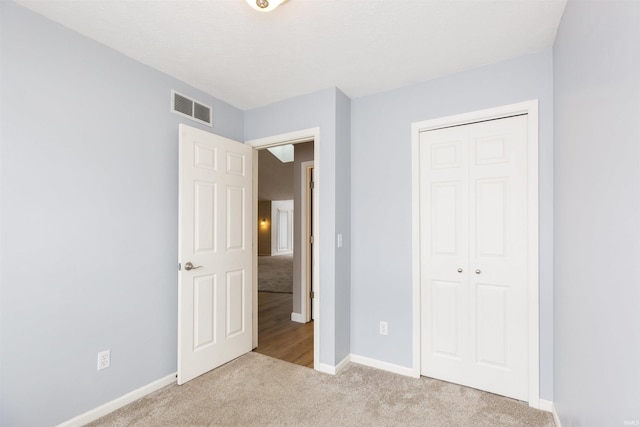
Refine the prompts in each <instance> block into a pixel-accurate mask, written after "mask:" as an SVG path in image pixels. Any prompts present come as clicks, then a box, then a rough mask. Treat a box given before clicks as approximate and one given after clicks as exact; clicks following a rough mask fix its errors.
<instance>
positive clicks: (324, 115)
mask: <svg viewBox="0 0 640 427" xmlns="http://www.w3.org/2000/svg"><path fill="white" fill-rule="evenodd" d="M342 96H343V95H342V94H341V93H340V91H339V90H337V89H336V88H330V89H325V90H322V91H319V92H315V93H312V94H309V95H303V96H299V97H296V98H291V99H288V100H286V101H282V102H278V103H275V104H271V105H268V106H265V107H260V108H256V109H253V110H249V111H246V112H245V138H246V140H251V139H257V138H263V137H267V136H273V135H279V134H283V133H287V132H293V131H297V130H302V129H308V128H315V127H319V128H320V141H319V142H318V141H316V144H318V143H319V145H320V147H319V151H320V155H319V158H316V159H315V161H316V172H319V179H318V181H316V186H317V187H316V188H317V189H318V191H319V192H320V201H319V204H320V206H319V210H320V235H319V236H316V237H317V238H318V241H317V245H316V249H317V250H318V251H319V254H320V256H319V258H320V267H319V274H320V283H319V289H318V291H319V293H320V298H321V302H320V337H319V338H320V363H323V364H326V365H329V366H334V365H335V363H336V361H337V360H336V358H337V355H342V354H348V353H349V347H348V346H349V342H346V346H347V347H346V348H344V347H345V341H346V340H345V339H344V334H345V332H344V331H342V330H339V331H337V330H336V329H337V325H338V323H336V321H337V320H340V321H343V320H344V319H345V318H348V317H349V316H350V313H349V310H348V306H347V307H346V309H345V307H344V305H343V304H337V302H336V295H337V294H339V295H341V294H342V290H341V289H338V290H336V286H341V287H342V286H348V283H349V278H348V276H347V275H348V274H349V271H345V269H344V268H343V266H342V265H340V266H339V268H338V269H337V268H336V264H337V263H340V262H341V261H340V260H338V259H339V258H340V259H341V258H342V257H346V256H348V255H347V253H345V251H344V250H343V251H336V246H335V237H336V230H337V229H336V222H337V221H338V219H339V221H342V218H344V216H345V215H346V216H349V214H348V212H346V211H345V209H348V207H347V206H345V205H344V204H338V203H337V200H338V199H340V200H341V199H342V198H343V197H344V192H345V191H348V189H347V187H348V186H349V184H348V182H342V181H339V180H342V179H344V178H345V176H347V175H348V172H347V171H345V170H344V168H345V167H348V165H346V164H344V163H338V162H337V159H336V153H337V152H340V153H341V152H343V151H344V150H348V148H344V147H342V146H340V147H338V145H343V144H348V142H349V141H348V140H345V138H344V132H343V127H344V126H343V125H341V127H340V132H338V131H337V124H336V122H337V120H338V117H337V116H338V115H341V118H340V120H348V119H346V118H343V117H342V116H345V115H347V114H348V111H344V108H340V109H338V108H337V106H338V103H341V105H342V104H343V103H344V100H342V99H340V98H341V97H342ZM318 164H319V167H318ZM340 224H341V225H342V222H340ZM341 232H343V233H344V234H345V240H347V241H348V240H349V239H350V236H349V234H350V230H349V229H348V228H347V229H346V230H344V231H341ZM346 334H348V332H346Z"/></svg>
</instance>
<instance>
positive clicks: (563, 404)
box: [553, 0, 640, 426]
mask: <svg viewBox="0 0 640 427" xmlns="http://www.w3.org/2000/svg"><path fill="white" fill-rule="evenodd" d="M553 61H554V89H555V94H554V98H555V124H556V127H555V148H556V149H555V200H554V208H555V209H554V221H555V224H556V233H555V248H554V249H555V277H554V281H555V290H554V298H555V302H554V303H555V315H554V335H555V342H554V368H555V374H554V394H553V395H554V399H553V400H554V405H555V408H556V411H557V413H558V415H559V417H560V420H561V422H562V425H563V426H623V425H638V424H639V423H640V316H639V314H640V2H637V1H617V0H614V1H588V2H587V1H573V0H571V1H569V3H568V4H567V8H566V10H565V13H564V16H563V17H562V21H561V24H560V28H559V30H558V34H557V39H556V42H555V45H554V48H553ZM625 423H626V424H625Z"/></svg>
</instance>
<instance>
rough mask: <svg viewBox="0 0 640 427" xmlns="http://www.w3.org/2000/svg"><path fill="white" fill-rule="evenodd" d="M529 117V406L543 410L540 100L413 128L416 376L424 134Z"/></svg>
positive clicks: (415, 363)
mask: <svg viewBox="0 0 640 427" xmlns="http://www.w3.org/2000/svg"><path fill="white" fill-rule="evenodd" d="M523 113H524V114H528V120H527V127H528V129H527V138H528V140H527V193H528V194H527V215H528V218H529V220H528V233H527V238H528V260H527V262H528V274H527V282H528V283H527V288H528V304H529V305H528V312H529V313H528V317H529V320H528V325H529V343H528V344H529V351H528V355H529V366H528V371H529V378H528V383H529V384H528V385H529V393H528V394H529V398H528V402H529V406H531V407H534V408H538V409H539V408H540V367H539V362H540V344H539V336H540V328H539V317H540V315H539V304H540V301H539V293H538V290H539V257H538V246H539V232H538V221H539V213H538V100H537V99H535V100H531V101H526V102H522V103H517V104H511V105H505V106H502V107H496V108H489V109H486V110H479V111H474V112H469V113H465V114H458V115H454V116H448V117H441V118H437V119H432V120H426V121H422V122H414V123H412V125H411V181H412V185H411V193H412V194H411V201H412V207H411V208H412V209H411V210H412V212H411V224H412V229H413V232H412V283H413V286H412V288H413V289H412V298H413V369H412V370H413V376H415V377H420V352H421V342H420V340H421V330H420V325H421V322H420V317H421V305H420V232H419V230H420V132H423V131H427V130H434V129H439V128H444V127H451V126H459V125H465V124H470V123H474V122H479V121H485V120H492V119H499V118H504V117H509V116H513V115H516V114H523Z"/></svg>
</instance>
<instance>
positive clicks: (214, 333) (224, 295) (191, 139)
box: [178, 124, 254, 384]
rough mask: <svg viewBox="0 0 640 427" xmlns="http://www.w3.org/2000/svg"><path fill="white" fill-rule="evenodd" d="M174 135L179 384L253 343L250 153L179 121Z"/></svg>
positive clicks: (250, 149)
mask: <svg viewBox="0 0 640 427" xmlns="http://www.w3.org/2000/svg"><path fill="white" fill-rule="evenodd" d="M179 135H180V137H179V138H180V172H179V199H180V200H179V236H178V239H179V243H178V245H179V250H178V251H179V253H178V256H179V263H180V265H181V269H180V272H179V280H178V289H179V291H178V384H183V383H185V382H187V381H189V380H191V379H192V378H195V377H197V376H198V375H201V374H203V373H205V372H207V371H209V370H211V369H213V368H215V367H217V366H220V365H222V364H223V363H226V362H228V361H230V360H232V359H235V358H236V357H238V356H240V355H242V354H244V353H247V352H249V351H251V348H252V346H251V339H252V321H251V317H252V297H253V292H252V289H251V287H252V283H253V280H252V274H253V270H252V258H251V257H252V243H251V242H252V230H251V229H250V228H249V227H251V226H252V224H254V222H253V221H252V219H251V216H252V214H253V209H252V207H251V203H252V200H253V193H252V185H253V177H252V173H253V166H252V161H253V154H252V148H251V147H249V146H247V145H244V144H242V143H239V142H236V141H232V140H230V139H227V138H223V137H221V136H218V135H214V134H211V133H208V132H204V131H201V130H199V129H196V128H192V127H190V126H186V125H183V124H181V125H180V128H179ZM192 266H193V267H192Z"/></svg>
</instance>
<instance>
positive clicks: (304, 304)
mask: <svg viewBox="0 0 640 427" xmlns="http://www.w3.org/2000/svg"><path fill="white" fill-rule="evenodd" d="M313 167H314V160H308V161H306V162H302V163H300V179H301V181H300V183H301V185H300V189H301V191H300V193H301V194H300V201H301V209H300V215H299V216H298V218H301V219H302V221H303V222H304V224H302V225H301V233H300V260H301V263H302V264H303V267H302V268H301V269H300V283H302V289H303V290H304V291H303V292H301V293H300V314H301V317H302V321H303V322H309V321H311V318H312V316H311V313H310V310H309V307H311V302H310V300H311V298H310V296H309V293H310V292H311V283H310V282H309V280H308V278H309V274H308V271H307V260H308V256H309V255H308V251H309V246H310V242H309V237H310V236H313V230H309V221H308V220H309V215H311V216H312V217H313V213H310V212H308V209H307V203H308V199H309V192H310V190H311V188H309V180H308V169H309V168H313ZM314 180H315V179H314ZM312 194H313V193H312ZM312 204H313V203H312ZM312 223H313V221H312ZM311 254H312V255H313V250H312V251H311ZM311 270H312V271H313V268H312V269H311ZM311 282H313V278H311ZM292 320H293V319H292Z"/></svg>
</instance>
